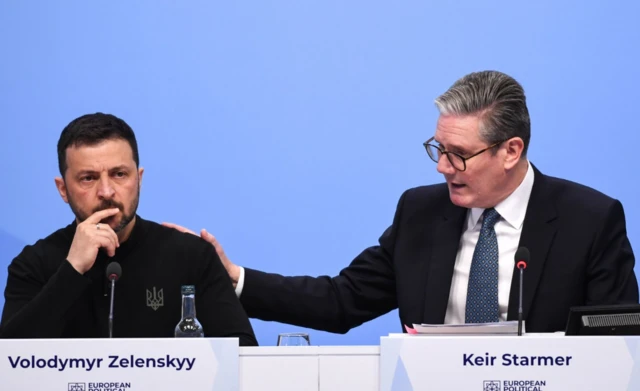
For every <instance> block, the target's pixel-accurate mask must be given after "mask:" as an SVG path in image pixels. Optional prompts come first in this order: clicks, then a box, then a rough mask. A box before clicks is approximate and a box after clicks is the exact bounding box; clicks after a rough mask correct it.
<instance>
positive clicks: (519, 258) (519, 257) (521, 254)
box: [514, 247, 530, 335]
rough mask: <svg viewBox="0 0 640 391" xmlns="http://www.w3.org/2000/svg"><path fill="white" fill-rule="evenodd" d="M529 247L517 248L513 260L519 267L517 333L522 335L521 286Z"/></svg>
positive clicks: (527, 260)
mask: <svg viewBox="0 0 640 391" xmlns="http://www.w3.org/2000/svg"><path fill="white" fill-rule="evenodd" d="M529 257H530V254H529V249H528V248H526V247H520V248H518V251H516V256H515V257H514V258H515V261H516V267H517V268H518V269H520V293H519V294H518V302H519V304H518V335H522V286H523V285H524V282H523V279H524V269H526V268H527V263H529Z"/></svg>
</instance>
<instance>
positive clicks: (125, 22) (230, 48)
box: [0, 0, 640, 345]
mask: <svg viewBox="0 0 640 391" xmlns="http://www.w3.org/2000/svg"><path fill="white" fill-rule="evenodd" d="M558 3H562V4H558ZM639 14H640V3H638V2H633V1H622V2H619V1H609V2H606V4H605V2H556V1H547V0H545V1H536V2H532V1H530V2H526V3H523V4H513V2H511V1H482V2H478V1H473V0H463V1H456V2H445V1H438V2H435V1H407V2H399V3H395V4H392V3H389V2H379V1H355V0H354V1H332V0H329V1H327V0H325V1H306V2H303V1H256V2H211V1H184V2H176V1H158V0H153V1H137V2H130V1H92V2H86V1H74V2H71V1H58V2H45V1H41V2H26V1H23V2H17V1H14V2H8V1H5V2H2V5H0V45H1V46H0V59H1V61H0V118H1V122H0V127H1V131H2V133H1V135H2V143H1V145H2V153H1V154H0V166H1V167H3V173H4V177H3V180H2V191H0V205H1V207H2V219H0V289H1V290H2V291H4V285H5V281H6V268H7V265H8V264H9V262H10V261H11V259H12V258H13V257H14V256H15V255H16V254H18V253H19V252H20V250H21V249H22V247H23V246H24V245H25V244H28V243H33V242H35V241H36V240H37V239H39V238H42V237H44V236H46V235H48V234H49V233H51V232H52V231H54V230H56V229H58V228H60V227H62V226H64V225H66V224H67V223H69V222H70V221H71V220H72V218H73V216H72V214H71V211H70V209H69V207H68V206H67V205H66V204H64V203H63V202H62V200H61V199H60V197H59V195H58V193H57V191H56V189H55V186H54V181H53V178H54V176H56V175H57V174H58V173H57V163H56V148H55V147H56V142H57V139H58V136H59V134H60V132H61V130H62V128H63V127H64V126H65V125H66V124H67V123H68V122H69V121H70V120H71V119H73V118H75V117H77V116H79V115H82V114H85V113H89V112H96V111H103V112H110V113H113V114H116V115H118V116H120V117H122V118H124V119H125V120H126V121H127V122H128V123H129V124H130V125H131V126H132V127H133V129H134V130H135V131H136V134H137V137H138V140H139V144H140V157H141V165H142V166H143V167H145V177H144V183H143V187H142V196H141V205H140V209H139V213H140V214H141V216H143V217H145V218H147V219H151V220H155V221H159V222H161V221H171V222H175V223H179V224H182V225H186V226H188V227H190V228H192V229H194V230H198V229H200V228H207V229H209V230H210V231H211V232H213V233H214V234H215V235H216V236H217V237H218V239H219V240H220V241H221V243H222V244H223V246H224V247H225V249H226V251H227V253H228V254H229V256H230V257H231V258H232V259H233V260H234V261H235V262H236V263H239V264H241V265H245V266H249V267H254V268H259V269H263V270H267V271H273V272H279V273H285V274H311V275H320V274H330V275H334V274H336V273H338V271H339V270H340V269H341V268H342V267H344V266H346V265H347V264H348V263H349V262H350V261H351V259H352V258H353V257H354V256H355V255H357V254H358V253H359V252H360V251H361V250H362V249H364V248H365V247H367V246H370V245H373V244H376V243H377V239H378V237H379V235H380V234H381V233H382V232H383V231H384V229H385V228H386V227H387V226H388V225H389V224H390V223H391V219H392V217H393V212H394V210H395V206H396V202H397V200H398V197H399V196H400V194H401V193H402V191H403V190H405V189H406V188H409V187H413V186H417V185H422V184H431V183H436V182H440V181H441V179H442V178H441V176H440V175H439V174H438V173H437V172H436V168H435V164H434V163H433V162H431V161H430V160H429V158H428V157H427V155H426V153H425V151H424V149H423V147H422V142H423V141H425V140H426V139H427V138H429V137H430V136H432V135H433V132H434V127H435V123H436V119H437V111H436V109H435V106H434V104H433V99H434V98H435V97H437V96H438V95H439V94H440V93H442V92H444V91H445V90H446V89H447V88H448V87H449V86H450V85H451V84H452V83H453V82H454V81H455V80H456V79H458V78H459V77H461V76H463V75H464V74H466V73H469V72H471V71H476V70H483V69H497V70H501V71H504V72H506V73H509V74H511V75H512V76H514V77H515V78H517V79H518V80H519V81H520V82H521V83H522V84H523V86H524V87H525V91H526V92H527V96H528V103H529V108H530V112H531V116H532V140H531V143H532V144H531V148H530V153H529V157H530V159H531V161H532V162H534V164H536V165H537V166H538V168H540V169H541V170H542V171H543V172H544V173H546V174H549V175H554V176H560V177H565V178H567V179H570V180H574V181H578V182H582V183H584V184H586V185H589V186H592V187H595V188H597V189H599V190H601V191H603V192H605V193H607V194H609V195H611V196H613V197H616V198H618V199H620V200H621V201H622V203H623V205H624V206H625V211H626V216H627V221H628V231H629V237H630V239H631V242H632V245H633V246H635V248H636V249H637V247H638V246H639V245H640V221H639V216H640V207H639V206H638V202H637V191H636V190H633V189H634V188H635V187H636V186H635V185H634V184H633V183H634V182H635V180H636V178H637V174H636V165H637V163H636V158H637V155H636V154H637V148H638V144H639V143H638V141H639V137H640V136H639V133H640V131H639V129H638V125H637V122H636V118H635V117H636V115H637V114H636V113H637V110H636V107H637V105H638V102H639V100H638V91H639V90H640V66H639V64H638V59H639V55H638V53H639V51H640V50H639V49H638V43H639V42H640V25H639V24H638V23H637V16H638V15H639ZM3 302H4V298H0V306H1V305H2V304H3ZM252 323H253V325H254V327H255V330H256V333H257V337H258V340H259V342H260V344H262V345H273V344H275V342H276V337H277V334H278V333H279V332H289V331H298V330H301V329H299V328H297V327H293V326H288V325H282V324H275V323H266V322H260V321H256V320H253V321H252ZM399 331H400V326H399V322H398V319H397V313H396V312H393V313H390V314H388V315H386V316H383V317H381V318H379V319H377V320H375V321H373V322H370V323H368V324H366V325H363V326H361V327H359V328H356V329H354V330H352V331H351V332H350V333H348V334H346V335H335V334H327V333H321V332H317V331H313V330H311V331H310V332H311V338H312V343H313V344H321V345H327V344H378V343H379V336H380V335H386V334H388V333H389V332H399Z"/></svg>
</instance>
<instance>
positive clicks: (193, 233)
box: [162, 223, 198, 236]
mask: <svg viewBox="0 0 640 391" xmlns="http://www.w3.org/2000/svg"><path fill="white" fill-rule="evenodd" d="M162 225H164V226H165V227H169V228H173V229H177V230H178V231H180V232H184V233H188V234H191V235H196V236H198V234H196V233H195V232H193V231H192V230H190V229H188V228H185V227H183V226H181V225H178V224H173V223H162Z"/></svg>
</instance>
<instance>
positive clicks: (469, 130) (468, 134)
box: [434, 115, 484, 149]
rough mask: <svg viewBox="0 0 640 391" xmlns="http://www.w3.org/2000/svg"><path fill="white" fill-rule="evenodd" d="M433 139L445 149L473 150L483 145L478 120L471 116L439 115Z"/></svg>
mask: <svg viewBox="0 0 640 391" xmlns="http://www.w3.org/2000/svg"><path fill="white" fill-rule="evenodd" d="M434 139H435V141H436V142H438V143H440V144H441V145H443V146H445V147H446V148H451V147H456V148H460V149H473V148H477V147H481V146H483V145H484V140H482V138H481V137H480V119H479V117H477V116H472V115H467V116H454V115H441V116H440V117H439V118H438V122H437V124H436V131H435V134H434Z"/></svg>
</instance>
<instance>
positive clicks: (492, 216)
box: [482, 208, 500, 228]
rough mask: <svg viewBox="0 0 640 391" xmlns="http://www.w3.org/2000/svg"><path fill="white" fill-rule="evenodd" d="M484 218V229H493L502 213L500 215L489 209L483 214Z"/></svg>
mask: <svg viewBox="0 0 640 391" xmlns="http://www.w3.org/2000/svg"><path fill="white" fill-rule="evenodd" d="M482 215H483V216H484V217H483V218H482V227H483V228H484V227H487V228H493V226H494V225H496V223H497V222H498V219H499V218H500V213H498V212H497V211H496V210H495V209H493V208H489V209H485V211H484V213H483V214H482Z"/></svg>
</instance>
